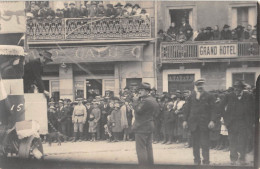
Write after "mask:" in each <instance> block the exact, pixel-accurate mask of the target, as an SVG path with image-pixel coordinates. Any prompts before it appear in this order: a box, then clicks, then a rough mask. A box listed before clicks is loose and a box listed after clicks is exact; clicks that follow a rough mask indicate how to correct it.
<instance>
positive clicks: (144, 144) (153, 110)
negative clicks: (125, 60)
mask: <svg viewBox="0 0 260 169" xmlns="http://www.w3.org/2000/svg"><path fill="white" fill-rule="evenodd" d="M150 91H151V85H150V84H149V83H141V85H140V87H139V96H135V97H134V98H133V100H134V103H133V107H134V111H135V121H134V124H133V127H132V131H133V132H134V133H135V142H136V152H137V157H138V162H139V164H140V165H152V164H153V163H154V160H153V147H152V141H153V138H152V137H153V131H154V118H153V117H154V115H155V114H157V112H158V111H159V105H158V103H157V102H156V100H155V98H153V97H152V96H151V95H150Z"/></svg>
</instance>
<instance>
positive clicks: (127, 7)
mask: <svg viewBox="0 0 260 169" xmlns="http://www.w3.org/2000/svg"><path fill="white" fill-rule="evenodd" d="M132 6H133V5H132V4H130V3H127V4H126V5H125V6H124V9H125V10H126V12H125V16H131V15H133V13H132V12H133V8H132Z"/></svg>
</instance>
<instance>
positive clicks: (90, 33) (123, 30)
mask: <svg viewBox="0 0 260 169" xmlns="http://www.w3.org/2000/svg"><path fill="white" fill-rule="evenodd" d="M151 19H152V18H150V17H147V18H141V17H129V18H126V17H124V18H106V17H103V18H64V19H51V20H49V19H42V20H38V19H30V20H27V37H28V40H29V41H34V40H35V41H37V40H110V39H111V40H120V39H145V38H151V29H152V25H151V23H152V22H151Z"/></svg>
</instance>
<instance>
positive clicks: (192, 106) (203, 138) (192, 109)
mask: <svg viewBox="0 0 260 169" xmlns="http://www.w3.org/2000/svg"><path fill="white" fill-rule="evenodd" d="M204 83H205V80H204V79H199V80H197V81H196V82H195V92H193V93H192V94H191V96H190V97H189V98H188V99H187V101H186V103H185V106H184V110H183V111H184V122H183V127H184V128H188V127H189V129H190V131H191V137H192V142H193V156H194V164H195V165H200V164H201V159H200V147H201V148H202V156H203V161H202V162H203V164H206V165H207V164H209V163H210V160H209V144H210V141H209V131H210V129H211V128H213V127H214V121H215V119H216V115H215V111H213V104H214V97H213V96H212V95H210V94H209V93H208V92H206V91H205V89H204Z"/></svg>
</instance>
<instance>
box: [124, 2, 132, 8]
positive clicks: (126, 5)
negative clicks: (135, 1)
mask: <svg viewBox="0 0 260 169" xmlns="http://www.w3.org/2000/svg"><path fill="white" fill-rule="evenodd" d="M128 6H130V7H132V6H133V5H132V4H130V3H127V4H125V6H124V7H128Z"/></svg>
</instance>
